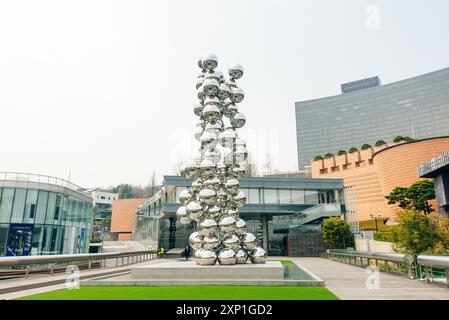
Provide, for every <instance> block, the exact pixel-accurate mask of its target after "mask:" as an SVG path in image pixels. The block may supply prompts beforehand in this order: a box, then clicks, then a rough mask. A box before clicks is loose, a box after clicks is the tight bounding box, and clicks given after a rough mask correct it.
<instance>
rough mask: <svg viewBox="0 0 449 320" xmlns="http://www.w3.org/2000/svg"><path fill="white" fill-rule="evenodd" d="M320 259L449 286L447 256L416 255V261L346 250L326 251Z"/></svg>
mask: <svg viewBox="0 0 449 320" xmlns="http://www.w3.org/2000/svg"><path fill="white" fill-rule="evenodd" d="M320 256H321V257H322V258H326V259H329V260H333V261H338V262H343V263H348V264H352V265H357V266H360V267H368V266H370V265H374V266H377V267H378V268H379V270H381V271H387V272H393V273H399V274H404V275H407V276H408V277H409V278H410V279H419V280H425V281H426V282H434V283H443V284H445V285H447V286H449V256H443V255H418V256H417V257H416V259H414V257H413V256H411V255H408V254H398V253H368V252H357V251H347V250H327V251H325V252H322V253H321V254H320Z"/></svg>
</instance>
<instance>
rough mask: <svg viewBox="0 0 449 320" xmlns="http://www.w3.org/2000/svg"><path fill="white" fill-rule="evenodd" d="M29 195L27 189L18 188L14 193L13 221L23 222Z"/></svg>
mask: <svg viewBox="0 0 449 320" xmlns="http://www.w3.org/2000/svg"><path fill="white" fill-rule="evenodd" d="M26 195H27V190H26V189H16V193H15V195H14V205H13V207H12V215H11V222H13V223H22V222H23V213H24V211H25V199H26Z"/></svg>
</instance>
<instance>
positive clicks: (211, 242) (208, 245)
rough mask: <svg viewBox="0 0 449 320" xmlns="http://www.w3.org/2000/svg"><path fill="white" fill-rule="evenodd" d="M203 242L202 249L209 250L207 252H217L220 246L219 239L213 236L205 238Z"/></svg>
mask: <svg viewBox="0 0 449 320" xmlns="http://www.w3.org/2000/svg"><path fill="white" fill-rule="evenodd" d="M203 241H204V243H203V248H204V249H209V250H214V251H215V250H217V249H218V247H219V246H220V244H221V241H220V239H219V238H218V237H217V236H216V235H214V234H211V235H209V236H205V237H204V239H203Z"/></svg>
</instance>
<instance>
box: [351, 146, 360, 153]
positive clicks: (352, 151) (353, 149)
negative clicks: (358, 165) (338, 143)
mask: <svg viewBox="0 0 449 320" xmlns="http://www.w3.org/2000/svg"><path fill="white" fill-rule="evenodd" d="M357 151H359V149H357V148H356V147H352V148H351V149H349V153H354V152H357Z"/></svg>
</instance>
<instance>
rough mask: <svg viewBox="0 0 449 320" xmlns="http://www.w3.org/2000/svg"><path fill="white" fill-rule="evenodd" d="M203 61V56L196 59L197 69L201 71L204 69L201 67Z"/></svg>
mask: <svg viewBox="0 0 449 320" xmlns="http://www.w3.org/2000/svg"><path fill="white" fill-rule="evenodd" d="M203 59H204V57H203V56H200V57H199V58H198V67H200V68H201V69H204V67H203Z"/></svg>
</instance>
